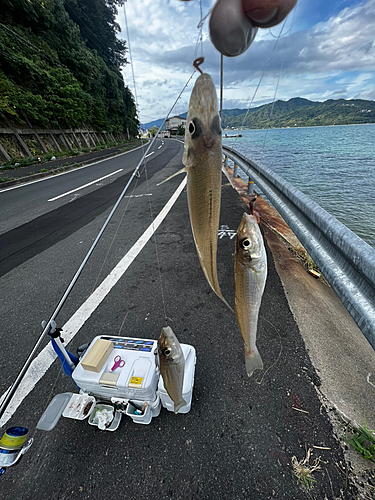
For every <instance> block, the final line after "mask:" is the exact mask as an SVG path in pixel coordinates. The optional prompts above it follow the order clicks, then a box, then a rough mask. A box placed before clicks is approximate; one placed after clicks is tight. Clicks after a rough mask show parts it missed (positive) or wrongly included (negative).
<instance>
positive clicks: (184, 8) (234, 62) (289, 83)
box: [118, 0, 375, 121]
mask: <svg viewBox="0 0 375 500" xmlns="http://www.w3.org/2000/svg"><path fill="white" fill-rule="evenodd" d="M213 3H214V0H210V1H209V2H208V3H207V2H204V5H205V8H204V12H203V14H204V15H205V14H206V13H207V12H208V7H209V5H212V4H213ZM302 5H303V4H302ZM126 9H127V11H126V12H127V19H128V24H129V34H130V41H131V49H132V55H133V63H134V71H135V74H136V84H137V94H138V103H139V109H140V114H141V116H140V117H141V120H142V121H149V119H148V118H147V119H146V120H144V119H143V117H142V115H145V116H148V117H152V118H153V119H155V118H160V117H162V116H165V114H166V113H167V112H168V111H169V108H170V107H171V105H172V104H173V102H174V100H175V99H176V97H177V95H178V94H179V92H180V91H181V89H182V87H183V86H184V84H185V83H186V81H187V79H188V78H189V76H190V74H191V72H192V62H193V59H194V57H196V55H197V53H196V41H197V37H198V29H197V24H198V23H199V20H200V8H199V2H198V1H195V2H180V1H178V0H142V2H139V1H132V2H127V3H126ZM299 14H300V16H302V17H303V12H301V11H300V12H299ZM118 21H119V23H120V25H121V26H122V27H123V28H124V26H125V23H124V15H123V11H121V12H120V13H119V17H118ZM291 22H292V17H290V19H289V20H288V21H287V24H286V25H285V28H284V31H283V33H285V34H286V35H285V36H282V37H281V38H280V40H279V41H278V43H277V46H276V49H275V42H276V39H275V38H274V36H275V35H277V34H278V33H279V32H280V30H281V26H278V27H275V28H273V30H272V34H273V36H271V35H270V33H269V31H268V30H263V31H262V30H260V31H259V34H258V35H257V37H256V40H255V41H254V42H253V44H252V45H251V47H250V49H249V50H248V51H247V52H246V53H245V54H243V55H242V56H239V57H236V58H225V59H224V85H225V90H224V96H225V101H224V108H229V107H231V108H232V107H242V108H244V107H247V106H248V105H249V103H250V100H251V98H252V96H253V94H254V91H255V88H256V86H257V85H258V83H259V79H260V78H261V76H262V74H263V72H264V75H263V80H262V83H261V85H260V88H259V91H258V93H257V96H256V98H255V100H254V105H259V104H263V103H265V102H269V101H271V100H272V99H273V97H274V93H275V88H276V85H277V83H278V93H277V98H281V99H289V98H291V97H297V96H301V97H306V98H308V99H312V100H324V99H329V98H339V97H344V98H363V99H373V98H374V97H375V90H374V85H373V83H372V82H373V81H374V76H375V75H374V72H375V42H374V26H375V0H368V1H366V2H362V3H360V4H358V5H356V6H355V7H351V8H345V9H343V10H342V11H341V12H339V14H337V15H336V16H335V17H332V18H330V19H328V20H327V21H325V22H321V23H319V24H317V25H315V26H313V27H312V28H310V29H308V30H301V31H295V32H294V33H293V32H292V33H291V34H290V33H289V34H288V31H290V27H291ZM207 29H208V23H207V22H206V24H205V26H204V30H203V35H204V43H203V52H204V55H205V63H204V65H203V69H204V71H206V72H208V73H210V74H211V75H212V77H213V79H214V81H215V84H216V85H217V86H218V85H219V64H220V56H219V54H218V52H217V51H216V50H215V49H214V47H213V46H212V44H211V42H210V40H209V37H208V32H207ZM122 37H123V38H125V39H126V32H125V29H123V33H122ZM198 55H200V48H199V53H198ZM281 66H282V70H281ZM280 72H281V73H280ZM125 73H126V79H127V83H128V84H129V87H130V88H131V90H133V84H132V79H131V71H130V67H129V66H127V68H126V69H125ZM279 76H280V79H279ZM152 82H155V84H154V85H152ZM191 87H192V85H190V88H189V89H187V94H186V95H185V96H184V98H183V99H182V100H181V102H179V104H178V107H177V108H176V110H175V112H174V114H176V113H180V112H184V111H186V110H187V103H188V99H189V94H190V90H191Z"/></svg>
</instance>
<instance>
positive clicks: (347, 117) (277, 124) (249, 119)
mask: <svg viewBox="0 0 375 500" xmlns="http://www.w3.org/2000/svg"><path fill="white" fill-rule="evenodd" d="M234 114H235V116H233V115H234ZM245 116H246V110H245V109H243V110H237V109H236V110H228V111H226V110H223V127H224V128H226V127H235V128H239V127H241V128H242V127H243V128H282V127H307V126H317V125H349V124H357V123H375V102H374V101H365V100H362V99H352V100H345V99H337V100H333V99H330V100H328V101H324V102H316V101H309V100H308V99H302V98H300V97H297V98H294V99H290V100H289V101H276V102H275V103H273V104H272V103H270V104H265V105H264V106H259V107H257V108H253V109H250V111H249V113H248V114H247V116H246V118H245ZM244 118H245V120H244Z"/></svg>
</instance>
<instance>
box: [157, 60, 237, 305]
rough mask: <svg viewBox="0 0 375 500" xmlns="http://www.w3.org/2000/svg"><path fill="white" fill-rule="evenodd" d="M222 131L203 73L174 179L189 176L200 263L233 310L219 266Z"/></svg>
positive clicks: (196, 63)
mask: <svg viewBox="0 0 375 500" xmlns="http://www.w3.org/2000/svg"><path fill="white" fill-rule="evenodd" d="M203 60H204V59H203V58H202V57H200V58H198V59H196V60H195V61H194V64H193V65H194V66H195V67H196V68H197V69H198V70H199V71H201V70H200V68H199V65H200V64H202V62H203ZM201 73H202V72H201ZM221 132H222V130H221V121H220V116H219V112H218V106H217V96H216V89H215V85H214V83H213V81H212V78H211V77H210V75H208V74H206V73H202V74H201V75H200V76H199V77H198V78H197V81H196V82H195V85H194V88H193V90H192V92H191V96H190V102H189V110H188V114H187V119H186V129H185V147H184V154H183V158H182V163H183V164H184V165H185V167H184V168H183V169H182V170H180V171H179V172H177V173H176V174H174V175H173V176H171V177H174V176H175V175H178V174H180V173H182V172H186V173H187V197H188V205H189V215H190V224H191V228H192V231H193V236H194V241H195V246H196V249H197V253H198V258H199V262H200V264H201V267H202V270H203V273H204V275H205V277H206V279H207V281H208V283H209V285H210V286H211V288H212V290H213V291H214V292H215V293H216V295H217V296H218V297H220V299H221V300H222V301H223V302H224V303H225V304H226V305H227V306H228V307H229V308H230V309H232V308H231V307H230V305H229V304H228V302H227V301H226V300H225V299H224V297H223V295H222V293H221V290H220V286H219V281H218V277H217V263H216V254H217V237H218V229H219V217H220V198H221V166H222V152H221ZM171 177H169V179H170V178H171ZM166 180H168V179H166ZM163 182H165V181H163Z"/></svg>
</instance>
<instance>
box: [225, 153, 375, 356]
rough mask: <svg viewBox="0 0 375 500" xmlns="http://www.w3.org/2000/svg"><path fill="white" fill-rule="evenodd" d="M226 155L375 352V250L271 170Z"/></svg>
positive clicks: (234, 154) (233, 155) (236, 155)
mask: <svg viewBox="0 0 375 500" xmlns="http://www.w3.org/2000/svg"><path fill="white" fill-rule="evenodd" d="M223 154H224V155H225V156H226V157H228V158H230V159H231V160H232V161H233V162H234V164H235V165H238V166H239V167H240V168H241V169H242V170H243V171H244V172H245V174H246V175H247V176H248V177H249V180H250V179H251V181H254V183H255V184H256V185H257V186H258V188H259V189H260V190H261V191H262V192H263V193H264V194H265V196H266V197H267V198H268V199H269V201H270V202H271V203H272V205H273V206H274V207H275V208H276V210H277V211H278V212H279V213H280V215H281V216H282V217H283V219H284V220H285V221H286V223H287V224H288V225H289V227H290V228H291V229H292V231H293V232H294V234H295V235H296V236H297V238H298V239H299V241H300V242H301V244H302V245H303V246H304V248H305V249H306V251H307V252H308V253H309V254H310V256H311V258H312V259H313V260H314V262H315V263H316V264H317V266H318V267H319V269H320V270H321V271H322V273H323V274H324V277H325V278H326V280H327V281H328V283H329V284H330V285H331V287H332V288H333V289H334V291H335V292H336V294H337V295H338V297H339V298H340V300H341V302H342V303H343V304H344V306H345V307H346V309H347V310H348V311H349V313H350V314H351V316H352V317H353V319H354V321H355V322H356V323H357V325H358V327H359V328H360V329H361V331H362V333H363V334H364V335H365V337H366V338H367V340H368V341H369V343H370V344H371V346H372V348H373V349H374V350H375V249H374V248H372V247H371V246H370V245H368V244H367V243H366V242H364V241H363V240H362V239H361V238H359V237H358V236H357V235H356V234H354V233H353V232H352V231H350V229H348V228H347V227H346V226H344V225H343V224H341V222H339V221H338V220H337V219H335V218H334V217H333V216H332V215H330V214H329V213H328V212H326V211H325V210H324V209H323V208H321V207H320V206H319V205H318V204H317V203H315V202H314V201H312V200H311V199H310V198H309V197H308V196H306V195H304V194H303V193H302V192H301V191H299V190H298V189H297V188H295V187H294V186H292V185H291V184H290V183H289V182H287V181H285V180H284V179H282V178H281V177H280V176H279V175H277V174H276V173H275V172H273V171H272V170H270V169H269V168H267V167H265V166H260V165H258V164H256V163H255V162H254V161H253V160H250V159H248V158H246V157H245V156H244V155H242V154H241V153H239V152H238V151H235V150H233V149H231V148H228V147H226V146H223Z"/></svg>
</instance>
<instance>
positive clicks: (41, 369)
mask: <svg viewBox="0 0 375 500" xmlns="http://www.w3.org/2000/svg"><path fill="white" fill-rule="evenodd" d="M185 186H186V177H185V178H184V180H183V181H182V182H181V184H180V185H179V186H178V188H177V189H176V191H175V192H174V193H173V195H172V197H171V198H170V199H169V200H168V202H167V203H166V205H165V206H164V208H163V209H162V210H161V212H160V213H159V214H158V216H157V217H156V218H155V220H154V221H153V222H152V223H151V224H150V225H149V226H148V228H147V229H146V231H145V232H144V233H143V234H142V236H141V237H140V238H139V239H138V240H137V241H136V243H134V245H133V246H132V247H131V249H130V250H129V251H128V253H127V254H126V255H125V256H124V257H123V258H122V259H121V260H120V262H119V263H118V264H117V266H116V267H115V268H114V269H113V270H112V271H111V272H110V273H109V275H108V276H107V277H106V278H105V280H104V281H103V282H102V283H101V284H100V285H99V286H98V288H97V289H96V290H95V291H94V292H93V293H92V294H91V295H90V297H89V298H88V299H87V300H86V302H84V303H83V304H82V305H81V307H80V308H79V309H78V310H77V311H76V312H75V313H74V314H73V316H72V317H71V318H70V319H69V320H68V321H67V322H66V323H65V325H64V326H63V337H64V340H65V346H66V345H67V344H69V342H70V341H71V340H72V339H73V338H74V337H75V335H76V334H77V333H78V332H79V330H80V329H81V328H82V326H83V325H84V324H85V322H86V321H87V320H88V319H89V318H90V316H91V314H92V313H93V312H94V311H95V310H96V308H97V307H98V306H99V305H100V304H101V302H102V301H103V300H104V299H105V297H106V296H107V295H108V294H109V292H110V291H111V289H112V288H113V287H114V286H115V285H116V283H117V282H118V281H119V279H120V278H121V277H122V275H123V274H124V273H125V271H126V270H127V269H128V267H129V266H130V264H131V263H132V262H133V260H134V259H135V258H136V257H137V256H138V254H139V253H140V252H141V251H142V249H143V248H144V247H145V246H146V244H147V242H148V241H149V239H150V238H151V236H152V235H153V234H154V232H155V231H156V230H157V228H158V227H159V226H160V224H161V223H162V222H163V220H164V219H165V217H166V216H167V215H168V213H169V211H170V210H171V208H172V207H173V205H174V203H175V202H176V200H177V198H178V197H179V196H180V194H181V192H182V191H183V189H184V187H185ZM56 357H57V356H56V354H55V351H54V350H53V348H52V346H51V344H50V343H48V344H47V345H46V347H44V349H43V350H42V351H41V352H40V353H39V354H38V356H37V357H36V358H35V359H34V360H33V362H32V363H31V365H30V367H29V369H28V370H27V372H26V375H25V377H24V378H23V380H22V381H21V383H20V385H19V387H18V389H17V390H16V392H15V394H14V396H13V398H12V400H11V401H10V403H9V405H8V407H7V409H6V411H5V412H4V414H3V416H2V418H1V420H0V427H2V426H3V425H5V424H6V423H7V421H8V420H9V419H10V418H11V417H12V416H13V414H14V413H15V411H16V410H17V408H18V407H19V406H20V404H21V403H22V401H23V400H24V399H25V397H26V396H27V395H28V394H29V393H30V392H31V391H32V390H33V389H34V387H35V386H36V384H37V383H38V382H39V380H40V379H41V378H42V377H43V376H44V375H45V373H46V372H47V370H48V368H49V367H50V366H51V365H52V363H53V362H54V361H55V359H56ZM8 390H9V389H8ZM7 392H8V391H6V392H5V393H4V394H3V395H2V396H1V398H0V401H2V400H3V399H4V398H5V396H6V393H7ZM43 404H44V402H43ZM43 404H42V402H41V408H42V407H43Z"/></svg>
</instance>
